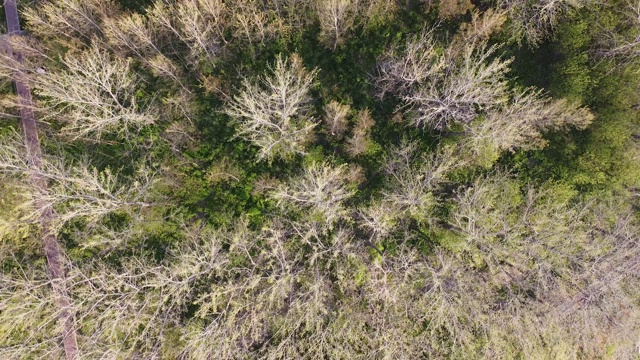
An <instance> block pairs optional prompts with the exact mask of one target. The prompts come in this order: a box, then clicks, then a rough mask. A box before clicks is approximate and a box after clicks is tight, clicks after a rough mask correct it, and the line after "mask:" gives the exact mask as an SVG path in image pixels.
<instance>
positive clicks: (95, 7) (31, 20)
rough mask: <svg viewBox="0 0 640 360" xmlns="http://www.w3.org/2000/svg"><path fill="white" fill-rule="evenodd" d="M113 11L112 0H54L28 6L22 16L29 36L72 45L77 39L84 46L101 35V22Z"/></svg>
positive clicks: (114, 7)
mask: <svg viewBox="0 0 640 360" xmlns="http://www.w3.org/2000/svg"><path fill="white" fill-rule="evenodd" d="M117 10H118V6H116V4H115V3H114V2H113V1H102V0H89V1H81V0H54V1H49V2H46V3H43V4H39V6H37V7H28V8H27V9H26V10H25V12H24V17H25V19H26V20H27V23H28V27H27V28H28V30H29V31H30V32H31V33H34V34H36V35H38V36H40V37H44V38H55V39H57V40H60V39H65V40H66V42H65V44H66V45H67V46H75V45H77V44H75V42H76V41H78V40H79V41H80V42H81V43H84V44H88V43H89V42H91V41H92V40H96V37H97V36H100V35H101V34H102V21H103V20H104V19H105V18H107V17H109V16H111V15H113V14H114V13H115V12H116V11H117Z"/></svg>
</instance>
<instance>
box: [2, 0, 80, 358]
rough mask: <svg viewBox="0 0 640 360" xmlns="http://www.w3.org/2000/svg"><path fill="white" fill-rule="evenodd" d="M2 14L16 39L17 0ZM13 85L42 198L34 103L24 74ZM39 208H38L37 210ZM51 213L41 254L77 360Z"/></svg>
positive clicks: (8, 0)
mask: <svg viewBox="0 0 640 360" xmlns="http://www.w3.org/2000/svg"><path fill="white" fill-rule="evenodd" d="M4 11H5V14H6V18H7V30H8V34H9V36H12V35H13V36H19V35H20V34H21V33H22V32H21V30H20V21H19V17H18V8H17V4H16V0H5V1H4ZM9 52H10V53H11V54H12V55H13V57H14V59H16V60H17V61H18V62H19V63H20V64H23V63H24V59H23V57H22V55H21V54H20V53H19V52H17V51H16V52H13V51H12V50H11V45H10V44H9ZM14 81H15V86H16V93H17V94H18V99H19V101H20V118H21V122H22V128H23V131H24V138H25V147H26V150H27V157H28V159H27V160H28V161H29V164H31V166H32V167H33V168H34V170H36V171H34V173H35V174H36V175H33V176H32V178H31V181H32V182H33V186H34V188H35V190H36V191H38V192H40V193H41V194H46V193H47V192H48V188H47V179H46V178H44V177H43V176H40V175H37V174H38V173H41V172H42V170H43V168H42V150H41V148H40V140H39V139H38V129H37V127H36V119H35V114H34V112H33V102H32V99H31V90H30V89H29V85H28V81H27V77H26V74H25V73H24V72H20V71H16V72H15V73H14ZM40 205H42V204H38V206H40ZM53 217H54V214H53V210H52V209H51V207H49V206H47V207H46V210H45V211H43V213H42V215H41V218H40V225H41V230H42V243H43V247H44V253H45V256H46V257H47V268H48V271H49V276H50V277H51V284H52V287H53V291H54V294H55V296H56V304H57V305H58V320H59V321H60V324H61V326H62V329H63V330H62V331H63V333H62V343H63V347H64V352H65V357H66V359H68V360H73V359H77V357H78V341H77V335H76V329H75V327H74V323H73V312H72V308H71V302H70V300H69V296H68V293H67V288H66V282H65V269H64V264H63V262H62V259H63V255H62V250H61V248H60V245H59V243H58V239H57V237H56V234H55V233H54V232H53V230H52V228H53V227H52V221H53Z"/></svg>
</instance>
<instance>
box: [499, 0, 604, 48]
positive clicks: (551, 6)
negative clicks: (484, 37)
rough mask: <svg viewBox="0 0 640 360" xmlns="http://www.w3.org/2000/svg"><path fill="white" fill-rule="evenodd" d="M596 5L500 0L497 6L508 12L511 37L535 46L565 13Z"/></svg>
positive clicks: (589, 1)
mask: <svg viewBox="0 0 640 360" xmlns="http://www.w3.org/2000/svg"><path fill="white" fill-rule="evenodd" d="M598 3H599V1H598V0H536V1H525V0H500V1H498V6H499V7H501V8H504V9H506V10H507V11H508V13H509V17H510V18H511V19H512V22H511V23H510V28H511V29H512V30H511V31H512V33H513V36H514V37H515V38H516V39H517V40H521V39H523V38H524V39H526V41H527V42H528V43H529V45H531V46H537V45H539V44H540V43H541V42H542V41H543V40H544V39H546V38H547V37H548V36H549V35H551V34H552V33H553V30H554V28H555V27H556V25H557V24H558V22H559V21H560V20H561V19H562V18H563V17H564V16H565V15H566V14H567V13H569V12H570V11H573V10H576V9H580V8H582V7H584V6H590V5H596V4H598Z"/></svg>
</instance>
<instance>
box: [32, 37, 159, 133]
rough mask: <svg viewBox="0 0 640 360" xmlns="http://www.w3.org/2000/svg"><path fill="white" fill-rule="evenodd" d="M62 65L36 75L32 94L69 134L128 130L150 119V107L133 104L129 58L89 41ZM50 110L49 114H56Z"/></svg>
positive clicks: (134, 87)
mask: <svg viewBox="0 0 640 360" xmlns="http://www.w3.org/2000/svg"><path fill="white" fill-rule="evenodd" d="M62 65H63V66H64V69H61V70H55V69H51V70H50V71H47V72H45V73H44V74H35V75H34V76H33V84H34V86H35V90H36V93H37V94H38V95H40V96H41V97H42V98H43V102H44V103H45V104H46V105H48V107H49V110H50V111H51V112H52V113H53V114H55V115H59V116H57V117H58V118H59V120H60V121H62V122H63V123H64V125H65V127H64V129H63V132H64V133H65V134H67V135H70V136H73V137H74V138H80V137H85V136H92V137H95V138H100V136H101V135H102V134H103V133H104V132H117V133H122V134H125V135H126V134H127V132H128V131H129V130H132V129H137V128H140V127H141V126H144V125H148V124H152V123H154V121H155V119H154V117H153V115H152V114H151V109H149V108H146V107H142V106H140V105H138V103H137V95H136V90H137V88H136V85H137V81H138V80H137V79H136V76H135V74H134V73H133V72H132V71H131V61H130V60H129V59H127V60H124V59H120V58H118V57H113V56H111V55H109V54H108V53H107V52H106V51H105V50H102V49H100V48H99V47H98V46H96V45H94V46H92V47H91V48H90V49H88V50H86V51H84V52H83V53H81V54H71V53H69V54H67V55H65V57H64V59H63V61H62ZM55 115H54V116H55Z"/></svg>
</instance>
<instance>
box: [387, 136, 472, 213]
mask: <svg viewBox="0 0 640 360" xmlns="http://www.w3.org/2000/svg"><path fill="white" fill-rule="evenodd" d="M416 146H417V144H416V143H413V142H403V143H402V144H401V145H400V146H399V147H397V148H394V149H392V150H391V151H390V152H389V153H388V154H387V155H386V159H385V163H384V167H383V171H384V172H385V174H386V175H387V176H388V184H387V190H385V191H384V193H383V194H384V201H385V202H388V203H390V204H391V206H390V209H394V208H395V209H399V210H400V211H401V212H402V213H403V214H404V215H405V216H408V217H412V218H414V219H416V220H418V221H421V222H425V223H428V222H429V221H431V218H432V210H433V208H434V206H435V205H436V204H437V203H438V199H437V198H436V196H435V194H434V192H435V191H436V190H437V189H438V187H439V186H440V185H442V184H443V183H445V182H446V181H447V175H448V174H449V172H450V171H451V170H453V169H454V168H455V167H457V166H459V165H461V164H462V162H461V161H459V160H458V159H457V158H456V157H455V156H454V154H453V149H452V148H445V149H442V150H441V151H440V152H437V153H434V154H432V155H431V156H424V157H420V156H418V155H417V148H416Z"/></svg>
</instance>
